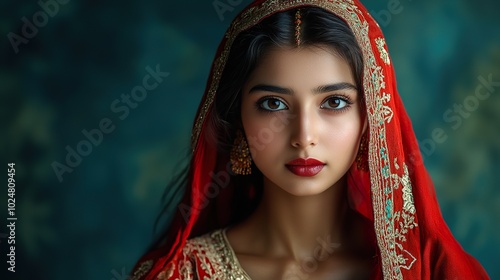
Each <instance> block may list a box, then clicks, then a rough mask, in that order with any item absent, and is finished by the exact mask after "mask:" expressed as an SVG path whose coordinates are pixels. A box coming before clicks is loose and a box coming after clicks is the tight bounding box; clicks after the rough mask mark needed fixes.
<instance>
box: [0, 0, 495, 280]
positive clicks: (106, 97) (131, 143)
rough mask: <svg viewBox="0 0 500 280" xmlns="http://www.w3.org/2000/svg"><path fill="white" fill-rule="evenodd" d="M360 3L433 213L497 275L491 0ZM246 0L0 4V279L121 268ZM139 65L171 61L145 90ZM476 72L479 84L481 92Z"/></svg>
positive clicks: (151, 212) (114, 272)
mask: <svg viewBox="0 0 500 280" xmlns="http://www.w3.org/2000/svg"><path fill="white" fill-rule="evenodd" d="M365 2H366V3H365V5H367V7H368V9H369V10H370V11H371V12H372V14H373V15H374V16H375V17H376V18H378V20H379V23H380V25H381V27H382V29H383V30H384V32H385V35H386V39H387V44H388V46H389V50H390V54H391V56H392V61H393V63H394V65H395V68H396V73H397V78H398V85H399V91H400V94H401V96H402V98H403V100H404V102H405V105H406V107H407V110H408V113H409V115H410V117H411V118H412V120H413V124H414V128H415V131H416V134H417V137H418V139H419V141H420V143H421V145H422V152H423V154H424V157H425V163H426V166H427V167H428V169H429V171H430V173H431V175H432V177H433V179H434V182H435V185H436V191H437V193H438V198H439V201H440V205H441V209H442V212H443V215H444V217H445V219H446V221H447V223H448V225H449V227H450V228H451V230H452V232H453V233H454V235H455V237H456V238H457V239H458V240H459V241H460V243H461V244H462V245H463V247H464V248H465V249H466V250H467V251H468V252H469V253H471V254H472V255H473V256H475V257H476V258H477V259H478V260H479V261H480V262H481V263H482V264H483V265H484V267H485V268H486V270H487V271H488V272H489V274H490V276H491V277H492V279H500V267H499V266H498V259H499V258H500V235H499V234H498V233H499V232H500V189H499V188H498V183H499V182H500V180H499V179H500V109H499V108H500V85H499V84H498V83H499V82H500V32H499V30H500V29H499V27H500V20H499V18H498V11H499V10H500V2H498V1H493V0H477V1H465V0H460V1H457V0H443V1H434V0H418V1H410V0H399V1H398V0H383V1H377V3H372V2H368V1H365ZM44 3H45V4H44ZM248 3H249V1H248V0H246V1H236V0H232V1H228V0H216V1H212V0H208V1H184V2H181V1H150V0H144V1H79V0H59V2H56V0H42V1H40V2H37V1H3V2H2V3H1V4H0V15H1V16H0V31H1V32H0V34H1V35H2V41H1V42H2V44H0V52H1V63H0V98H1V99H0V100H1V101H0V106H1V110H0V112H1V116H2V117H1V118H0V123H1V129H2V134H1V137H0V143H1V145H0V147H1V148H0V149H1V150H0V158H1V159H2V164H4V169H3V170H4V172H5V175H3V176H5V177H4V178H7V177H6V176H7V166H6V165H7V163H9V162H15V163H16V177H15V178H16V217H17V218H18V220H17V222H16V273H10V272H9V273H7V264H6V262H5V257H6V254H7V253H8V252H7V239H6V236H7V228H6V225H7V220H6V219H7V203H6V202H7V198H8V197H7V183H5V187H4V188H3V189H4V190H3V191H1V192H0V200H1V201H2V202H1V203H0V205H1V207H2V209H1V211H0V213H1V214H0V221H1V222H0V223H1V224H2V226H1V227H0V242H1V244H0V253H1V259H2V265H1V266H0V267H1V272H0V275H6V276H7V278H4V276H2V277H1V278H2V279H35V278H36V279H50V280H60V279H61V280H62V279H82V280H83V279H109V280H124V279H127V273H128V272H129V271H130V269H131V268H132V266H133V265H134V263H135V261H136V260H137V259H138V258H139V257H140V255H141V254H142V253H143V252H144V250H145V248H146V246H147V245H149V244H150V242H151V237H152V233H153V223H154V220H155V218H156V215H157V214H158V212H159V209H160V197H161V194H162V193H163V191H164V189H165V186H166V184H167V183H168V181H169V179H170V178H171V176H172V173H173V172H175V167H176V165H177V163H178V162H179V161H180V160H181V159H182V157H183V155H184V154H185V152H186V151H187V149H189V137H190V130H191V125H192V121H193V118H194V114H195V110H196V108H197V106H198V103H199V100H200V98H201V96H202V94H203V91H204V86H205V82H206V79H207V76H208V72H209V68H210V65H211V62H212V59H213V57H214V54H215V51H216V48H217V45H218V43H219V41H220V39H221V38H222V36H223V33H224V32H225V29H226V28H227V27H228V26H229V24H230V22H231V20H232V18H233V17H234V16H235V15H236V13H237V12H238V11H240V10H241V9H242V8H243V7H244V6H245V5H246V4H248ZM224 5H226V6H224ZM215 6H217V7H219V8H220V9H225V10H224V11H223V12H222V11H219V13H218V12H217V10H216V8H215ZM27 22H28V23H27ZM31 24H32V26H31V27H30V26H29V25H31ZM32 27H34V28H35V29H36V31H35V29H33V28H32ZM147 67H149V68H150V69H153V70H156V69H157V67H158V68H159V70H160V71H161V72H168V73H169V74H168V76H167V75H166V74H165V75H164V77H157V78H158V79H157V81H158V84H157V87H156V88H154V89H151V90H149V91H147V92H146V94H144V92H142V93H141V92H140V88H136V86H141V85H142V84H143V78H144V77H145V76H146V75H147V74H148V73H149V72H148V70H147V69H146V68H147ZM488 80H490V81H493V83H491V86H490V87H489V89H490V94H489V96H486V95H487V93H488V91H481V93H482V96H483V97H484V98H483V100H481V99H478V98H477V97H476V89H477V88H478V87H479V86H480V85H482V84H484V83H485V82H484V81H488ZM154 81H155V80H151V83H153V82H154ZM495 83H496V84H495ZM484 89H487V87H484ZM484 89H482V90H484ZM132 91H135V92H136V93H137V94H138V95H139V94H142V95H141V100H140V101H134V100H131V101H129V103H127V101H126V100H123V99H122V95H130V94H131V92H132ZM485 96H486V97H485ZM458 105H462V106H463V108H464V109H463V110H464V111H463V112H461V113H459V112H458V111H457V112H455V109H456V106H458ZM449 110H451V111H449ZM445 116H447V118H445ZM103 122H104V124H103ZM100 126H104V127H105V129H106V131H107V132H108V133H103V135H102V139H100V137H97V136H96V135H97V134H93V135H94V138H95V137H97V138H95V141H94V142H95V143H96V144H93V145H90V146H88V145H87V146H86V145H85V143H84V142H82V141H84V140H87V137H86V136H85V134H84V133H83V132H82V131H83V130H85V131H87V132H89V133H91V134H92V131H94V132H95V129H100ZM436 128H437V129H442V130H443V131H444V133H446V135H447V138H446V141H444V142H443V143H437V142H436V141H433V140H430V139H432V134H433V131H434V130H435V129H436ZM111 130H112V131H111ZM82 143H83V144H82ZM89 143H90V142H89ZM78 149H79V150H80V151H81V152H82V153H84V154H86V156H82V157H81V159H80V161H78V159H77V158H74V157H73V158H71V157H70V160H69V161H70V163H68V161H67V159H66V157H67V155H68V153H71V152H68V151H71V150H75V151H78ZM69 164H71V165H73V166H70V165H69ZM62 165H65V166H67V167H66V169H64V168H63V167H62ZM54 168H56V169H57V170H59V171H58V172H56V171H55V170H54ZM57 173H59V177H60V178H58V175H57Z"/></svg>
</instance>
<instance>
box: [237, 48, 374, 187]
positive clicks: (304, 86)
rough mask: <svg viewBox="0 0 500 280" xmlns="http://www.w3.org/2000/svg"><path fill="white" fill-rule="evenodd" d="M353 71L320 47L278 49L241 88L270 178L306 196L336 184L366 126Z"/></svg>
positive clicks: (251, 139) (253, 140)
mask: <svg viewBox="0 0 500 280" xmlns="http://www.w3.org/2000/svg"><path fill="white" fill-rule="evenodd" d="M360 103H361V101H360V98H359V96H358V91H357V89H356V86H355V82H354V77H353V76H352V73H351V69H350V67H349V65H348V63H347V62H346V61H344V59H342V58H340V57H339V56H338V55H336V54H335V53H334V52H333V51H330V50H329V49H327V48H320V47H314V46H311V47H302V48H278V47H275V48H273V49H272V50H271V51H269V52H268V53H267V54H266V55H265V56H264V57H263V58H262V59H261V61H259V63H258V65H257V67H256V68H255V70H254V71H253V72H252V74H251V75H250V77H249V79H248V81H247V82H246V83H245V85H244V87H243V93H242V109H241V117H242V122H243V128H244V130H245V135H246V137H247V140H248V144H249V146H250V152H251V155H252V159H253V161H254V162H255V165H256V166H257V167H258V168H259V170H260V171H261V172H262V173H263V174H264V177H265V181H266V183H267V184H273V185H275V186H278V187H279V188H281V189H283V190H284V191H286V192H288V193H290V194H293V195H296V196H307V195H314V194H319V193H322V192H323V191H325V190H326V189H328V188H330V187H332V186H333V185H335V184H336V183H337V182H338V181H339V180H340V179H341V178H342V177H343V176H344V175H345V174H346V172H347V171H348V169H349V168H350V166H351V165H352V163H353V162H354V160H355V158H356V155H357V151H358V147H359V142H360V138H361V134H362V132H363V129H364V128H363V126H364V123H365V121H364V119H365V118H364V117H363V116H364V114H363V113H362V112H361V110H360V105H361V104H360Z"/></svg>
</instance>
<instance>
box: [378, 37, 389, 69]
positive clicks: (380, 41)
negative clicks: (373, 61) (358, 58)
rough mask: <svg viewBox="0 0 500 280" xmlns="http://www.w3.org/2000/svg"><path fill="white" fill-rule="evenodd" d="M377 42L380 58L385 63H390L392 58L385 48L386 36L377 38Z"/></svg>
mask: <svg viewBox="0 0 500 280" xmlns="http://www.w3.org/2000/svg"><path fill="white" fill-rule="evenodd" d="M375 44H376V45H377V48H378V51H379V53H380V58H381V59H382V61H383V62H385V64H387V65H390V64H391V59H390V58H389V53H388V52H387V50H386V49H385V40H384V38H377V39H375Z"/></svg>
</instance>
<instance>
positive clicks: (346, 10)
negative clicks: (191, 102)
mask: <svg viewBox="0 0 500 280" xmlns="http://www.w3.org/2000/svg"><path fill="white" fill-rule="evenodd" d="M302 6H316V7H320V8H323V9H325V10H327V11H329V12H331V13H334V14H336V15H337V16H339V17H340V18H342V19H343V20H344V21H345V22H346V23H347V24H348V25H349V26H350V28H351V29H352V30H353V32H354V34H355V36H356V39H357V41H358V44H359V45H360V47H361V49H362V51H363V56H364V62H365V66H364V77H363V88H364V93H365V100H366V110H367V117H368V122H369V133H368V135H369V149H368V158H367V160H368V165H369V170H368V171H362V170H358V168H357V167H356V166H355V165H354V166H353V167H352V168H351V170H350V171H349V172H348V174H347V176H348V188H349V189H348V190H349V200H350V205H351V207H352V208H353V209H354V210H356V211H357V212H359V213H360V214H362V215H363V216H365V217H366V218H367V219H369V220H370V221H371V222H372V224H373V228H374V232H375V233H376V243H377V247H378V251H379V255H380V264H379V267H378V268H377V272H376V273H375V275H374V276H373V278H374V279H488V276H487V274H486V272H485V270H484V269H483V268H482V266H481V265H480V264H479V263H478V262H477V261H476V260H475V259H474V258H473V257H471V256H470V255H469V254H467V253H466V252H465V251H464V250H463V249H462V247H461V246H460V244H459V243H458V242H457V241H456V240H455V238H454V237H453V236H452V234H451V232H450V230H449V228H448V226H447V225H446V223H445V221H444V220H443V217H442V215H441V211H440V208H439V205H438V201H437V198H436V194H435V190H434V186H433V183H432V180H431V178H430V176H429V174H428V173H427V171H426V169H425V167H424V164H423V161H422V157H421V155H420V150H419V146H418V143H417V140H416V137H415V134H414V132H413V128H412V125H411V121H410V119H409V118H408V116H407V114H406V111H405V109H404V106H403V104H402V101H401V98H400V96H399V94H398V91H397V87H396V78H395V74H394V69H393V66H392V63H391V60H390V56H389V54H388V51H387V46H386V45H385V39H384V36H383V34H382V31H381V29H380V27H379V26H378V24H377V23H376V22H375V21H374V19H373V18H372V17H371V16H370V15H369V13H368V11H367V10H366V9H365V8H364V6H363V5H362V4H361V3H360V2H359V1H351V0H281V1H280V0H272V1H271V0H269V1H255V2H254V3H252V4H251V5H250V6H248V7H247V8H246V9H245V10H244V11H242V12H241V13H240V14H239V15H238V16H237V17H236V19H235V20H234V21H233V23H232V25H231V27H230V28H229V29H228V31H227V33H226V36H225V37H224V39H223V40H222V42H221V44H220V46H219V49H218V51H217V55H216V57H215V59H214V63H213V65H212V69H211V73H210V77H209V80H208V83H207V89H206V92H205V94H204V96H203V99H202V102H201V105H200V107H199V110H198V113H197V117H196V120H195V125H194V128H193V139H192V144H193V158H192V161H191V166H190V174H189V182H188V186H189V187H188V189H187V190H186V193H185V195H184V197H183V199H182V202H181V203H180V205H179V207H178V209H177V211H176V212H175V215H174V218H173V221H172V224H171V226H170V230H169V231H168V234H167V236H166V241H165V242H164V245H163V246H161V247H159V248H157V249H156V250H154V251H152V252H150V253H148V254H146V255H145V256H144V257H143V258H142V259H141V260H140V261H139V262H138V264H137V265H136V268H135V269H134V271H133V274H132V279H148V280H150V279H161V278H159V276H161V277H164V279H168V278H167V277H169V276H171V277H172V279H177V278H179V279H180V275H181V274H180V272H179V271H177V270H176V269H171V268H173V267H175V266H174V265H173V264H175V262H176V261H177V258H178V257H179V255H180V252H181V250H182V248H183V246H184V245H185V243H186V241H187V240H188V239H189V238H191V237H193V236H197V235H200V234H202V233H207V232H209V231H211V230H213V229H215V228H217V227H225V226H227V225H228V224H229V222H230V217H229V215H228V214H227V212H228V207H229V206H227V205H229V202H230V201H232V199H234V197H233V194H234V191H233V190H232V189H231V188H232V187H234V186H232V183H231V182H228V181H226V180H225V179H227V178H223V179H224V180H223V179H221V178H218V177H217V174H218V172H222V171H224V170H225V168H227V167H226V165H224V164H221V162H227V160H226V161H225V159H227V155H217V149H216V147H214V144H213V142H212V141H210V133H212V132H211V131H209V127H210V120H211V114H212V112H213V110H214V108H213V106H212V105H213V104H212V102H213V98H214V95H215V94H217V88H218V83H219V80H220V75H221V74H220V73H222V70H223V68H224V64H225V60H226V59H227V56H228V52H229V50H230V49H231V45H232V43H233V40H234V39H235V37H236V36H237V35H238V34H239V33H240V32H241V31H244V30H246V29H248V28H250V27H252V26H254V25H255V24H257V23H258V22H260V21H261V20H263V19H264V18H266V17H268V16H270V15H272V14H274V13H278V12H281V11H285V10H290V9H294V8H297V7H302ZM226 183H227V184H226ZM211 184H216V186H218V188H219V190H220V192H219V194H218V196H217V197H215V198H212V199H210V201H208V200H207V196H206V192H207V188H209V186H210V185H211ZM250 191H251V190H249V192H250ZM248 195H251V193H248ZM195 265H196V264H195ZM197 265H200V263H199V262H197ZM202 279H203V278H202Z"/></svg>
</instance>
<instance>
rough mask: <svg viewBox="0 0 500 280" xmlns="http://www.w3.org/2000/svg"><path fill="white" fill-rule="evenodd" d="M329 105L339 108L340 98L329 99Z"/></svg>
mask: <svg viewBox="0 0 500 280" xmlns="http://www.w3.org/2000/svg"><path fill="white" fill-rule="evenodd" d="M328 106H330V107H331V108H337V107H339V106H340V99H333V98H331V99H329V100H328Z"/></svg>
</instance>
